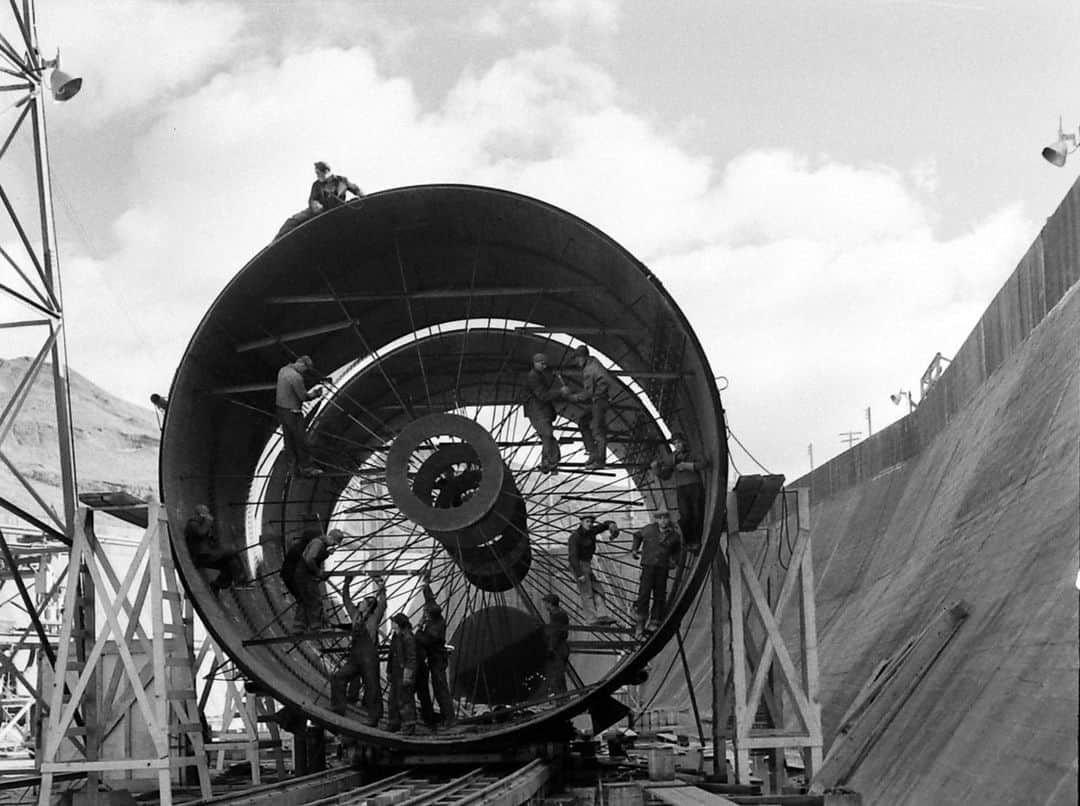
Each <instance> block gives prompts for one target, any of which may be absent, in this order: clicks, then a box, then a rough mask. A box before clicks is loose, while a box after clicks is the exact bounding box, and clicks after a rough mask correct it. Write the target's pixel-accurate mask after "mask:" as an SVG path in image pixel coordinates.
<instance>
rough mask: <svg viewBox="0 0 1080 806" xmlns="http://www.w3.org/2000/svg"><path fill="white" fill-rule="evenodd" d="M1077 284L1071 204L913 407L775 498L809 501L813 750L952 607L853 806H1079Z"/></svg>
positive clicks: (697, 639) (1075, 219) (873, 755)
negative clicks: (946, 632)
mask: <svg viewBox="0 0 1080 806" xmlns="http://www.w3.org/2000/svg"><path fill="white" fill-rule="evenodd" d="M1078 280H1080V188H1078V187H1076V186H1074V188H1073V189H1072V191H1071V192H1070V194H1069V195H1068V196H1067V197H1066V199H1065V200H1064V202H1063V203H1062V205H1061V207H1060V208H1059V209H1058V211H1057V212H1056V213H1055V215H1054V216H1053V217H1051V218H1050V219H1049V220H1048V222H1047V224H1046V227H1045V228H1044V230H1043V232H1042V233H1041V234H1040V236H1039V238H1038V239H1037V240H1036V242H1035V243H1034V244H1033V245H1032V247H1031V248H1030V250H1029V251H1028V253H1027V255H1026V256H1025V257H1024V260H1023V261H1022V262H1021V264H1020V265H1019V266H1018V267H1017V269H1016V271H1015V272H1014V274H1013V275H1012V276H1011V277H1010V278H1009V280H1008V281H1007V283H1006V284H1005V285H1004V287H1003V288H1002V290H1001V292H1000V293H999V294H998V295H997V297H996V298H995V299H994V301H993V303H992V304H991V306H990V308H989V309H988V310H987V311H986V313H985V315H984V316H983V317H982V319H981V320H980V321H979V323H978V324H977V326H976V327H975V329H974V330H973V331H972V334H971V336H970V337H969V338H968V340H967V341H966V342H965V344H964V345H963V347H962V348H961V350H960V351H959V352H958V353H957V354H956V356H955V357H954V359H953V362H952V364H951V365H950V367H949V368H948V369H947V370H946V372H945V373H944V374H943V375H942V377H941V378H940V379H939V380H938V381H937V383H936V384H935V385H934V386H932V387H931V389H930V390H929V392H928V393H927V395H926V396H925V398H924V399H923V401H922V402H921V404H920V406H919V408H918V409H917V410H916V411H915V412H914V413H913V414H912V415H910V416H908V417H905V418H904V419H903V420H901V421H899V422H897V423H896V424H894V425H893V426H891V427H889V428H888V429H886V430H884V431H882V432H881V433H879V434H876V435H875V436H874V437H873V438H872V439H868V440H866V441H864V442H863V443H861V444H859V445H858V446H856V447H855V448H854V449H852V450H850V451H848V452H846V453H844V454H842V455H840V456H838V457H837V458H836V459H834V460H832V461H830V462H828V463H827V464H825V465H823V466H821V467H819V468H818V469H817V470H815V472H814V473H813V474H811V475H809V476H807V477H804V478H802V479H799V480H797V481H795V482H792V483H791V484H789V487H798V488H803V489H809V490H810V492H811V501H812V511H811V516H812V534H813V557H814V564H815V574H816V580H817V585H816V596H815V598H816V602H817V617H818V636H819V648H820V663H821V705H822V717H823V725H824V730H825V741H826V749H828V745H829V743H830V742H832V741H833V739H834V738H835V736H836V733H837V730H838V728H839V727H840V723H841V720H842V718H843V716H844V714H845V712H846V711H847V710H848V708H849V706H850V705H851V704H852V702H853V700H854V699H855V697H856V696H857V695H858V694H859V692H860V690H862V689H863V687H864V685H865V684H866V683H867V682H868V680H869V678H870V677H871V675H872V673H873V672H874V670H875V669H876V668H877V667H878V664H879V663H881V662H882V661H883V660H885V659H887V658H889V656H891V655H893V654H894V653H895V652H896V651H897V650H898V649H899V648H900V647H902V646H903V645H904V644H905V642H907V641H908V639H911V638H914V637H916V636H917V635H918V634H919V633H920V631H922V630H923V629H924V628H925V627H926V626H927V625H928V624H929V623H930V622H931V621H932V620H933V619H934V617H935V616H936V615H937V614H938V613H939V612H940V611H941V608H942V607H944V606H946V605H948V604H949V603H950V602H953V601H957V600H961V601H963V602H965V603H966V604H967V607H968V612H969V616H968V618H967V619H966V621H965V622H964V623H963V624H962V625H961V626H960V628H959V629H958V630H957V631H956V633H955V635H954V636H953V638H952V640H951V641H949V642H948V643H947V644H946V645H945V647H944V649H943V651H942V652H941V654H940V655H939V656H938V657H937V659H936V661H935V662H934V663H933V665H932V666H931V667H930V669H929V671H928V673H927V674H926V676H925V677H923V678H922V679H921V680H920V681H919V682H918V683H917V685H914V687H913V688H912V689H911V691H910V696H908V697H907V698H906V699H905V700H904V701H903V705H902V706H901V707H900V708H899V711H898V712H897V713H896V714H895V716H894V717H892V718H891V719H890V720H889V721H888V723H887V724H885V725H882V726H880V729H881V732H880V736H879V737H878V738H877V740H876V741H875V742H874V743H873V744H871V745H870V746H868V747H867V748H865V754H864V755H863V756H862V758H861V760H860V761H859V762H858V763H857V765H856V766H855V767H854V769H853V771H852V772H851V774H850V776H849V777H848V778H847V780H846V785H847V786H848V787H850V788H852V789H855V790H857V791H859V792H860V793H862V795H863V797H864V802H866V803H882V804H885V803H887V804H929V803H948V804H963V803H969V804H994V803H1000V804H1017V803H1039V804H1042V803H1062V804H1074V803H1076V802H1077V767H1076V759H1077V707H1078V694H1077V683H1078V677H1077V675H1078V667H1080V663H1078V657H1077V653H1078V637H1077V636H1078V629H1080V626H1078V592H1077V590H1076V588H1075V587H1074V581H1075V579H1076V576H1077V570H1078V566H1080V559H1078V535H1080V285H1078V283H1077V281H1078ZM773 539H774V540H775V537H774V538H773ZM775 551H776V548H775V542H774V543H773V546H772V552H773V553H774V554H775ZM697 613H698V616H697V618H696V619H694V622H693V624H692V625H691V626H690V630H689V636H688V639H687V642H688V646H689V647H690V651H691V655H692V656H693V658H694V659H695V660H696V663H695V664H694V665H695V667H696V669H697V672H696V674H695V688H696V690H697V692H698V695H699V699H701V700H703V701H704V702H705V703H708V702H709V678H708V664H707V660H708V657H709V644H708V618H709V602H708V599H707V598H706V599H705V601H704V602H703V603H702V605H701V607H700V608H699V610H698V611H697ZM658 666H659V667H660V669H661V670H663V668H664V667H665V662H661V663H660V664H658ZM684 685H685V684H684V681H683V677H682V676H681V675H678V674H672V675H671V676H669V678H668V680H667V682H666V683H665V685H664V686H663V687H662V688H661V689H660V691H659V692H658V696H657V698H656V700H655V705H669V706H676V707H678V706H681V705H685V696H684V694H683V692H682V691H680V689H681V688H682V687H683V686H684Z"/></svg>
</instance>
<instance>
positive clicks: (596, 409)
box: [568, 344, 615, 470]
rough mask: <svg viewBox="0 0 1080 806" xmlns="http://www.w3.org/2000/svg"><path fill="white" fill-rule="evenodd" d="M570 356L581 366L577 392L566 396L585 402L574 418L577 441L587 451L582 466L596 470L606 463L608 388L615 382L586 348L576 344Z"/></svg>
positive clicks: (609, 391)
mask: <svg viewBox="0 0 1080 806" xmlns="http://www.w3.org/2000/svg"><path fill="white" fill-rule="evenodd" d="M573 355H574V360H575V361H576V362H577V364H578V365H579V366H580V367H581V384H582V390H581V391H580V392H572V393H570V394H569V395H568V397H569V399H570V400H572V401H574V402H575V403H584V404H585V413H584V414H582V416H581V417H580V418H579V419H578V427H579V428H580V429H581V441H582V442H583V443H584V444H585V451H586V452H587V453H588V454H589V461H588V462H587V463H586V465H585V470H598V469H600V468H603V467H606V466H607V411H608V403H609V398H610V395H611V389H612V387H613V386H614V385H615V384H614V381H613V380H612V378H611V375H609V374H608V371H607V370H606V369H604V368H603V366H601V364H600V362H599V361H598V360H597V359H596V357H595V356H593V355H590V354H589V348H588V347H586V346H585V345H584V344H580V345H578V346H577V347H575V348H574V354H573Z"/></svg>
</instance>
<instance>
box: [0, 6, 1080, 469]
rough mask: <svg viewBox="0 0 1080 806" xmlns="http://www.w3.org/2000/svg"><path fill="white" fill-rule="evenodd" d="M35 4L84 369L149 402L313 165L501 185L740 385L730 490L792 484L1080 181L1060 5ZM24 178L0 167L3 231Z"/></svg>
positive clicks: (905, 381)
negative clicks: (551, 216)
mask: <svg viewBox="0 0 1080 806" xmlns="http://www.w3.org/2000/svg"><path fill="white" fill-rule="evenodd" d="M39 6H40V7H39V8H38V31H39V36H40V39H41V42H42V50H43V51H44V52H45V53H46V54H50V55H51V54H52V53H54V52H55V51H56V49H57V48H59V49H60V52H61V54H62V66H63V68H64V69H65V70H67V71H69V72H71V73H75V74H78V75H80V76H82V77H83V79H84V84H83V89H82V91H81V93H80V94H79V95H78V96H76V97H75V98H74V99H73V100H71V101H69V102H67V103H65V104H49V106H48V108H47V111H46V115H47V120H48V134H49V138H48V139H49V145H50V157H51V166H52V179H53V192H54V206H55V211H56V227H57V233H58V242H59V262H60V266H61V272H62V277H63V287H64V299H65V310H66V322H67V330H68V332H67V347H68V356H69V361H70V365H71V367H72V368H73V369H74V370H76V371H78V372H80V373H81V374H83V375H85V376H87V377H89V378H90V379H91V380H93V381H94V382H96V383H98V384H99V385H101V386H103V387H104V388H106V389H107V390H109V391H110V392H112V393H114V394H117V395H119V396H121V397H123V398H125V399H127V400H131V401H133V402H136V403H139V404H144V405H145V404H146V403H147V401H148V397H149V395H150V394H151V393H152V392H165V391H166V390H167V389H168V386H169V384H170V381H171V378H172V373H173V371H174V369H175V368H176V366H177V364H178V363H179V361H180V358H181V356H182V355H183V351H184V348H185V346H186V344H187V341H188V339H189V338H190V336H191V334H192V332H193V331H194V329H195V327H196V325H197V324H198V322H199V320H200V318H201V317H202V315H203V313H204V312H205V311H206V309H207V307H208V306H209V305H210V303H211V302H212V301H213V299H214V298H215V296H216V295H217V293H218V292H219V291H220V290H221V289H222V288H223V287H224V285H225V284H226V283H227V282H228V280H229V279H230V278H231V277H232V276H233V275H234V274H235V273H236V272H237V271H238V270H239V269H240V268H241V267H242V266H243V265H244V264H245V263H246V262H247V261H248V259H250V258H251V257H252V256H253V255H254V254H255V253H256V252H258V251H259V250H260V249H261V248H262V247H263V246H264V245H265V244H266V243H267V241H268V240H269V239H270V237H271V236H272V235H273V233H274V232H275V231H276V230H277V228H278V227H279V226H280V224H281V223H282V221H283V220H284V219H285V218H286V217H287V216H288V215H290V214H291V213H293V212H295V211H296V210H298V209H300V207H302V206H303V204H304V202H305V200H306V196H307V191H308V188H309V186H310V182H311V180H312V179H313V175H312V167H311V166H312V162H313V161H314V160H315V159H323V160H326V161H328V162H330V163H331V165H332V166H333V167H334V168H335V170H336V171H337V172H339V173H344V174H347V175H348V176H349V177H350V178H351V179H352V180H353V181H355V182H357V183H358V184H359V185H360V186H361V187H362V188H363V189H364V190H365V191H367V192H372V191H377V190H382V189H386V188H392V187H396V186H401V185H408V184H415V183H427V182H464V183H473V184H482V185H492V186H497V187H502V188H507V189H509V190H513V191H516V192H519V193H524V194H528V195H531V196H535V197H537V198H540V199H543V200H544V201H547V202H550V203H553V204H555V205H557V206H559V207H562V208H564V209H566V210H568V211H570V212H572V213H574V214H576V215H578V216H581V217H582V218H584V219H586V220H587V221H589V222H591V223H592V224H595V225H596V226H598V227H600V228H601V229H602V230H604V231H605V232H607V233H608V234H609V235H611V236H612V237H613V238H615V239H616V240H617V241H619V242H620V243H622V244H623V245H624V246H625V247H626V248H628V249H629V250H630V251H631V252H632V253H633V254H635V255H636V256H637V257H638V258H639V259H641V260H642V261H644V262H645V263H646V264H647V265H648V266H649V267H650V268H651V269H652V270H653V271H654V272H655V273H656V275H657V276H658V277H659V278H660V280H661V281H662V282H663V284H664V285H665V287H666V288H667V289H668V290H669V291H670V292H671V294H672V295H673V296H674V298H675V300H676V301H677V302H678V304H679V305H680V307H682V309H683V310H684V312H685V313H686V315H687V316H688V318H689V320H690V322H691V324H692V325H693V326H694V328H695V330H696V331H697V333H698V334H699V336H700V338H701V340H702V342H703V344H704V346H705V349H706V352H707V354H708V357H709V360H710V362H711V364H712V366H713V368H714V370H715V372H716V373H717V374H720V375H723V376H724V378H725V379H726V383H727V388H726V390H725V391H724V392H723V394H722V397H723V400H724V405H725V408H726V410H727V414H728V418H729V424H730V427H731V429H732V432H733V433H734V435H735V436H736V437H738V439H739V441H740V442H741V443H742V444H743V445H745V446H746V448H747V449H748V450H749V452H750V453H751V454H753V459H751V457H749V456H747V455H746V454H745V453H743V451H742V449H741V448H739V447H738V446H735V445H733V446H732V456H733V459H734V460H735V462H736V467H737V469H738V471H739V472H742V473H749V472H755V471H756V470H757V466H756V465H755V461H756V462H759V463H760V464H761V465H762V466H764V467H765V468H767V469H768V470H769V471H770V472H781V473H785V474H786V475H787V476H788V478H789V479H792V478H795V477H797V476H799V475H802V474H803V473H805V472H806V471H807V470H809V467H810V465H809V453H808V447H809V446H810V445H811V444H812V445H813V455H814V460H815V463H817V464H820V463H821V462H823V461H825V460H826V459H827V458H829V457H830V456H833V455H835V454H837V453H839V452H841V451H842V450H844V449H845V447H846V446H845V443H844V441H842V439H841V437H840V434H841V433H843V432H849V431H858V432H861V434H862V435H864V436H865V434H866V433H867V430H868V428H867V426H868V423H867V420H866V409H867V408H869V409H870V413H871V419H872V427H873V429H874V430H875V431H876V430H879V429H880V428H882V427H883V426H885V425H886V424H888V423H889V422H891V421H893V420H895V419H896V418H897V417H899V416H900V415H901V414H903V413H904V410H905V408H906V407H904V406H895V405H893V404H892V403H891V402H890V399H889V396H890V394H892V393H895V392H897V391H898V390H900V389H906V390H910V389H914V390H915V398H916V400H917V399H918V391H917V390H918V384H919V378H920V376H921V375H922V373H923V370H924V369H925V368H926V366H927V364H928V363H929V361H930V360H931V358H932V357H933V356H934V354H935V353H936V352H938V351H940V352H942V353H943V354H944V355H945V356H946V357H949V356H951V355H952V354H953V353H954V352H955V351H956V350H957V348H958V347H959V346H960V345H961V344H962V342H963V341H964V339H965V338H966V336H967V335H968V333H970V331H971V330H972V328H973V327H974V325H975V324H976V322H977V320H978V318H979V316H980V315H981V313H982V311H983V310H984V309H985V308H986V306H987V304H988V303H989V302H990V300H991V299H992V298H993V296H994V294H995V293H996V292H997V290H998V289H999V288H1000V286H1001V285H1002V283H1003V282H1004V281H1005V279H1006V278H1007V277H1008V275H1009V274H1010V273H1011V271H1012V270H1013V268H1014V267H1015V266H1016V264H1017V263H1018V261H1019V260H1020V259H1021V257H1022V256H1023V254H1024V252H1025V251H1026V250H1027V248H1028V246H1029V245H1030V243H1031V241H1032V240H1033V239H1034V238H1035V237H1036V235H1037V234H1038V232H1039V229H1040V227H1041V226H1042V223H1043V222H1044V221H1045V219H1046V217H1048V216H1049V215H1050V214H1051V213H1052V212H1053V211H1054V209H1055V208H1056V207H1057V205H1058V204H1059V203H1060V201H1061V199H1062V197H1063V196H1064V195H1065V193H1066V192H1067V191H1068V189H1069V188H1070V187H1071V185H1072V184H1073V182H1074V181H1075V179H1076V176H1077V166H1078V165H1080V158H1073V159H1071V160H1070V161H1069V162H1068V163H1067V164H1066V166H1065V167H1064V168H1061V169H1059V168H1054V167H1052V166H1050V165H1049V164H1047V163H1046V162H1044V161H1043V160H1042V159H1041V157H1040V156H1039V151H1040V149H1041V148H1042V147H1043V146H1044V145H1047V144H1048V143H1049V142H1051V141H1053V140H1054V139H1056V133H1057V127H1058V119H1059V116H1062V117H1063V119H1064V125H1065V128H1066V130H1072V131H1073V132H1075V131H1076V130H1077V126H1078V125H1080V93H1078V92H1077V89H1076V86H1077V84H1076V80H1075V78H1074V76H1073V75H1072V74H1073V71H1074V70H1075V69H1076V67H1077V64H1076V59H1077V54H1078V50H1077V47H1076V43H1077V38H1076V32H1077V31H1078V30H1080V4H1077V3H1060V2H1055V3H1050V2H1043V0H1035V1H1034V2H1033V1H1032V0H1025V1H1024V2H1013V0H1001V1H1000V2H991V1H990V0H970V1H969V0H942V1H940V2H938V1H936V0H907V1H904V0H850V1H847V0H845V1H841V0H816V1H815V2H812V3H811V2H805V1H801V2H775V1H774V0H757V1H756V2H741V1H740V0H725V2H719V1H718V0H709V1H708V2H706V1H705V0H702V1H701V2H664V3H658V2H644V0H641V1H638V0H627V1H626V2H620V1H619V0H492V1H491V2H482V1H481V0H478V1H477V2H469V3H464V2H462V3H448V2H445V0H431V1H430V2H419V1H415V2H413V1H410V0H385V1H384V2H355V1H354V0H348V1H344V0H343V1H342V2H334V1H333V0H329V1H326V2H318V3H315V2H309V3H306V2H293V1H292V0H277V1H275V0H267V1H266V2H246V3H239V2H217V1H216V0H193V1H192V2H167V1H166V0H133V1H131V2H128V1H127V0H96V2H94V3H92V4H91V3H85V2H45V0H39ZM0 14H2V12H0ZM5 24H6V25H7V27H5ZM0 31H4V32H5V33H6V35H7V36H8V38H9V39H13V38H15V37H16V36H17V35H16V34H14V32H13V29H12V28H11V27H10V22H7V21H6V20H0ZM9 97H10V96H3V97H0V108H3V106H4V102H5V101H7V100H8V99H9ZM16 113H17V110H15V109H10V108H7V109H4V111H3V112H2V113H0V128H2V129H4V130H5V131H6V129H7V128H8V127H9V126H10V125H11V123H9V122H7V121H11V122H13V121H14V116H15V114H16ZM29 153H30V152H29V147H28V146H27V144H26V143H25V142H22V141H19V142H16V143H15V144H14V145H13V146H12V149H11V151H10V152H9V155H8V156H6V157H5V158H4V159H3V160H0V183H2V184H3V186H4V188H5V190H7V192H8V194H9V195H10V196H11V198H12V200H13V203H14V204H15V206H16V208H17V209H23V210H26V209H32V208H27V207H26V205H29V204H32V202H33V195H32V193H31V192H30V187H31V186H30V179H29V174H28V165H29V162H28V160H29ZM20 205H21V206H22V207H20ZM0 233H2V231H0ZM13 237H14V236H13V235H12V234H11V233H9V232H8V233H3V234H0V243H2V244H4V246H5V248H6V249H9V251H10V250H11V249H13V248H14V247H13V244H15V243H16V242H15V241H14V240H13ZM0 313H4V314H5V316H6V315H7V313H10V311H9V310H8V308H7V307H0ZM28 335H29V334H26V333H20V332H17V331H12V330H3V331H0V357H13V356H16V355H23V354H29V353H33V352H34V351H36V349H37V347H38V345H39V344H40V336H37V337H35V338H33V339H29V338H28ZM76 425H77V423H76Z"/></svg>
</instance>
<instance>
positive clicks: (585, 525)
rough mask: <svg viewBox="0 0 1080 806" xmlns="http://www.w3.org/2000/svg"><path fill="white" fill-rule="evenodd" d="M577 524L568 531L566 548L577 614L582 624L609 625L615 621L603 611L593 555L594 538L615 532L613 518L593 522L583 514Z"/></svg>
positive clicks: (615, 533)
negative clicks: (578, 605) (574, 584)
mask: <svg viewBox="0 0 1080 806" xmlns="http://www.w3.org/2000/svg"><path fill="white" fill-rule="evenodd" d="M580 517H581V522H580V523H579V524H578V527H577V528H576V529H574V531H572V532H571V533H570V539H569V540H568V541H567V542H566V550H567V554H568V559H569V561H570V573H572V574H573V575H574V579H576V580H577V584H578V593H580V594H581V615H582V617H583V618H584V619H585V623H586V624H611V623H612V622H614V621H615V619H613V618H612V617H611V616H610V615H609V614H608V613H607V612H605V611H606V607H605V605H604V599H603V597H602V595H601V591H600V581H599V580H598V579H597V578H596V573H595V572H594V571H593V567H592V563H593V557H594V556H595V555H596V538H597V535H599V534H600V533H601V532H605V531H606V532H608V533H609V534H610V535H611V537H612V538H615V537H617V536H618V534H619V527H617V526H616V525H615V521H604V522H603V523H596V518H594V517H593V516H592V515H587V514H583V515H581V516H580Z"/></svg>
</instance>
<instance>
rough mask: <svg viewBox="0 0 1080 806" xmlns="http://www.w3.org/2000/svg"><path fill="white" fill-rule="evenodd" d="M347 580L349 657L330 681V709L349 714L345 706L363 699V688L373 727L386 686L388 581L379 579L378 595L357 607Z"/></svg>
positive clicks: (377, 584) (369, 719) (366, 710)
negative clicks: (383, 638)
mask: <svg viewBox="0 0 1080 806" xmlns="http://www.w3.org/2000/svg"><path fill="white" fill-rule="evenodd" d="M351 581H352V580H351V579H349V578H346V580H345V587H344V591H343V596H342V598H343V600H344V603H345V609H346V610H348V611H349V617H350V618H351V619H352V627H351V630H350V640H349V655H348V658H347V659H346V661H345V664H344V665H343V666H342V667H341V668H340V669H338V670H337V671H336V672H334V674H333V676H332V677H331V678H330V704H331V705H330V707H331V708H332V709H333V710H334V712H335V713H338V714H343V713H345V703H346V701H349V702H356V700H357V699H359V695H360V687H361V685H363V689H364V700H363V705H364V710H365V712H366V714H367V716H366V719H365V721H366V723H367V724H368V726H370V727H375V726H376V725H378V724H379V719H380V718H382V686H381V685H380V683H379V625H380V624H382V620H383V618H384V617H385V616H386V582H385V581H384V580H383V578H382V577H381V576H375V577H374V582H375V595H374V596H365V597H364V600H363V601H362V602H361V603H360V606H359V607H356V606H355V605H353V603H352V597H351V596H350V595H349V583H350V582H351Z"/></svg>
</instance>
